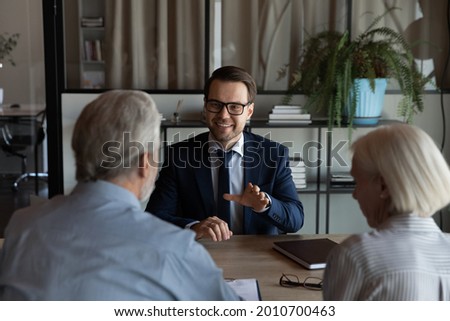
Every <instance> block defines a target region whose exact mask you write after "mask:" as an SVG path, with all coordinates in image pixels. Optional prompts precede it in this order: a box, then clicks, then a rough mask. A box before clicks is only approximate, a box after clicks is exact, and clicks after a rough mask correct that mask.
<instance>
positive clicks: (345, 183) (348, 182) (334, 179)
mask: <svg viewBox="0 0 450 321" xmlns="http://www.w3.org/2000/svg"><path fill="white" fill-rule="evenodd" d="M330 185H331V187H342V188H354V187H355V180H354V179H353V177H352V175H350V173H347V172H336V173H332V174H331V178H330Z"/></svg>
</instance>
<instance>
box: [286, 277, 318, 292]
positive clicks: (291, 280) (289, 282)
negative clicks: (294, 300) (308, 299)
mask: <svg viewBox="0 0 450 321" xmlns="http://www.w3.org/2000/svg"><path fill="white" fill-rule="evenodd" d="M322 282H323V281H322V279H321V278H316V277H313V276H310V277H307V278H306V279H305V280H304V281H303V282H300V280H299V279H298V276H296V275H294V274H284V273H283V274H282V275H281V278H280V285H281V286H283V287H285V288H294V287H298V286H302V287H304V288H305V289H309V290H315V291H320V290H322Z"/></svg>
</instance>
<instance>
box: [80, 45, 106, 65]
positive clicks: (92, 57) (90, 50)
mask: <svg viewBox="0 0 450 321" xmlns="http://www.w3.org/2000/svg"><path fill="white" fill-rule="evenodd" d="M84 59H85V61H97V62H102V61H103V41H101V40H85V41H84Z"/></svg>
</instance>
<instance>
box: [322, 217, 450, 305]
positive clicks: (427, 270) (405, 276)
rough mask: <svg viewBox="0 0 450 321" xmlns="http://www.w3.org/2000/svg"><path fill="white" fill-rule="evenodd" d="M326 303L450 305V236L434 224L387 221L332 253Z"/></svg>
mask: <svg viewBox="0 0 450 321" xmlns="http://www.w3.org/2000/svg"><path fill="white" fill-rule="evenodd" d="M323 296H324V299H325V300H389V301H399V300H450V234H446V233H443V232H442V231H441V230H440V229H439V227H438V226H437V225H436V223H435V221H434V220H433V218H421V217H418V216H416V215H413V214H409V215H398V216H394V217H392V218H390V219H389V220H388V221H386V222H385V223H384V224H383V225H382V226H381V227H380V228H379V229H377V230H375V231H372V232H369V233H364V234H360V235H353V236H351V237H349V238H348V239H346V240H345V241H344V242H342V244H340V245H339V246H336V247H335V248H334V249H333V251H332V252H331V253H330V255H329V257H328V260H327V267H326V269H325V275H324V284H323Z"/></svg>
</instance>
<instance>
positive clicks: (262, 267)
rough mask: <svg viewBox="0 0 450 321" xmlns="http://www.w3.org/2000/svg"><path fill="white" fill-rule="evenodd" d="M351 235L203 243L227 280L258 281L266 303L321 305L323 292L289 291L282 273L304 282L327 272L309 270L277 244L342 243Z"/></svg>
mask: <svg viewBox="0 0 450 321" xmlns="http://www.w3.org/2000/svg"><path fill="white" fill-rule="evenodd" d="M346 237H347V235H277V236H271V235H235V236H232V237H231V239H229V240H227V241H223V242H213V241H211V240H207V239H204V240H203V239H202V240H200V241H199V242H200V243H201V244H203V245H204V246H205V248H206V249H207V250H208V252H209V253H210V254H211V256H212V258H213V259H214V261H215V262H216V264H217V266H218V267H220V268H221V269H223V275H224V277H225V278H233V279H247V278H255V279H257V280H258V283H259V289H260V292H261V298H262V300H263V301H307V300H313V301H320V300H322V291H314V290H308V289H305V288H303V287H294V288H285V287H282V286H280V285H279V283H278V282H279V279H280V277H281V274H282V273H285V274H295V275H297V276H298V277H299V279H300V280H301V281H303V280H304V279H305V278H307V277H308V276H314V277H320V278H322V276H323V271H324V270H307V269H305V268H303V267H302V266H301V265H299V264H298V263H296V262H294V261H293V260H291V259H289V258H288V257H286V256H284V255H283V254H281V253H279V252H277V251H275V250H274V249H272V244H273V242H275V241H288V240H298V239H308V238H309V239H310V238H330V239H332V240H333V241H336V242H338V243H340V242H341V241H342V240H344V239H345V238H346Z"/></svg>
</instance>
